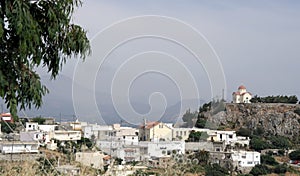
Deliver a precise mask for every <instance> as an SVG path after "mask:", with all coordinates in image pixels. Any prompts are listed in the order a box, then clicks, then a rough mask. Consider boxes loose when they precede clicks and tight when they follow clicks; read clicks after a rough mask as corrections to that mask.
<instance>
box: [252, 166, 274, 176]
mask: <svg viewBox="0 0 300 176" xmlns="http://www.w3.org/2000/svg"><path fill="white" fill-rule="evenodd" d="M269 173H271V170H270V169H269V168H268V167H267V166H266V165H256V166H254V167H253V168H252V169H251V171H250V174H252V175H253V176H259V175H266V174H269Z"/></svg>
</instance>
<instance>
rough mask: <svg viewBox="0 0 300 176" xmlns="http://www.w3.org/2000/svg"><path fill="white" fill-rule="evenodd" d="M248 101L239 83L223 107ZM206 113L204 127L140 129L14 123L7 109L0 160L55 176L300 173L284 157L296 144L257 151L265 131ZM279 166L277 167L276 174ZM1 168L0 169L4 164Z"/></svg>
mask: <svg viewBox="0 0 300 176" xmlns="http://www.w3.org/2000/svg"><path fill="white" fill-rule="evenodd" d="M251 98H252V94H251V93H249V92H247V90H246V88H245V86H240V87H239V88H238V91H237V92H234V93H233V99H232V103H227V105H226V106H232V105H234V104H251V101H250V100H251ZM226 106H224V107H226ZM295 106H296V108H297V107H299V106H297V105H295ZM203 108H205V107H204V106H202V111H203V112H201V113H200V112H199V114H198V117H197V119H196V120H197V122H199V121H201V120H202V118H204V116H202V115H203V114H206V116H208V115H207V113H208V111H207V110H203ZM200 109H201V108H200ZM240 111H243V110H240ZM220 113H221V114H222V113H224V110H222V111H220V112H216V113H215V114H216V116H217V117H219V116H220ZM227 113H228V110H227ZM211 117H212V116H209V117H207V118H206V123H205V124H204V125H203V126H199V125H197V124H196V123H197V122H196V121H195V119H194V120H193V118H192V119H191V121H193V125H192V126H191V127H188V126H186V124H187V122H184V123H176V124H171V123H164V122H160V121H155V122H151V121H147V119H144V121H143V122H141V125H140V126H138V127H128V126H123V125H122V124H112V125H99V124H90V123H88V122H81V121H78V120H75V121H71V122H61V123H59V122H56V121H55V120H54V119H53V118H41V117H38V118H19V119H18V121H14V118H13V117H12V116H11V115H10V114H9V113H4V114H2V115H1V119H2V128H4V127H5V129H2V130H1V131H3V132H2V134H1V139H2V140H1V142H0V151H1V155H0V158H1V160H2V161H10V162H20V161H29V162H30V161H31V162H32V161H39V164H41V163H43V166H39V167H38V168H39V169H40V170H42V172H44V173H47V174H53V175H61V174H66V175H88V174H87V173H88V172H87V170H89V169H92V170H89V172H90V173H92V175H95V173H97V174H98V175H138V174H146V175H174V174H175V175H186V174H194V175H205V174H207V175H210V174H208V172H211V173H212V175H213V173H214V174H215V175H220V174H221V175H243V174H248V173H250V174H252V175H260V171H261V170H260V169H261V168H262V167H266V166H265V165H268V166H271V167H269V169H270V168H273V170H274V172H275V173H285V172H294V173H296V174H297V173H298V174H299V173H300V172H299V171H298V170H297V169H298V168H297V167H298V166H297V163H298V162H297V160H292V159H289V158H288V156H290V155H289V154H290V153H292V152H293V151H294V150H295V149H297V147H296V146H295V145H294V146H293V147H294V148H291V147H292V145H289V147H286V146H288V145H286V146H285V145H284V146H283V147H281V148H274V147H272V148H271V147H270V148H268V146H267V147H265V148H259V147H258V148H255V145H254V142H253V141H254V139H257V138H256V137H257V136H258V135H262V133H264V132H263V130H265V131H267V130H268V129H261V130H262V131H261V132H257V131H258V130H259V128H258V126H256V127H257V128H253V131H255V130H256V131H255V132H257V134H256V136H255V135H250V134H246V132H248V133H249V130H248V131H247V128H246V127H245V126H244V125H243V124H241V126H237V125H235V126H234V127H228V126H226V125H225V122H223V123H222V124H221V123H217V122H214V123H215V124H218V126H217V127H214V128H212V127H211V125H209V123H210V122H209V118H211ZM214 117H215V116H214ZM238 118H243V117H238ZM296 118H298V119H300V117H299V115H298V116H297V114H296V115H295V119H296ZM223 121H224V120H223ZM225 121H226V120H225ZM221 122H222V120H221ZM16 124H18V125H16ZM224 125H225V126H224ZM195 126H196V127H195ZM7 127H8V128H7ZM253 131H252V132H253ZM262 138H263V137H261V139H262ZM284 139H286V138H284ZM271 143H272V141H271ZM259 146H262V145H260V144H259ZM273 146H276V145H275V144H274V145H273ZM294 152H295V151H294ZM279 156H282V157H279ZM278 157H279V158H280V159H278ZM266 158H267V159H266ZM274 158H277V161H275V159H274ZM284 159H285V160H284ZM299 160H300V159H299ZM41 161H42V162H41ZM270 161H272V162H274V163H277V165H272V162H270ZM274 163H273V164H274ZM45 165H46V166H47V167H46V166H45ZM277 167H278V168H283V169H281V170H280V169H279V171H278V168H277ZM83 168H85V169H83ZM276 168H277V170H276ZM1 169H2V172H4V171H3V167H1ZM93 169H94V170H93ZM224 169H225V170H224ZM12 170H13V169H12ZM253 170H254V171H253ZM262 170H266V169H262ZM277 171H278V172H277ZM97 174H96V175H97Z"/></svg>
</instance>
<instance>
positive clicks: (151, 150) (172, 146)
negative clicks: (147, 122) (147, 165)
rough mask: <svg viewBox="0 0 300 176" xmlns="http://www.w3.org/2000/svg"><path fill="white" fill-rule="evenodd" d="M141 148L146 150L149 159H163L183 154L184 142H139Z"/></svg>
mask: <svg viewBox="0 0 300 176" xmlns="http://www.w3.org/2000/svg"><path fill="white" fill-rule="evenodd" d="M139 145H140V146H141V147H144V148H147V153H146V155H147V156H148V157H149V158H151V157H164V156H171V155H172V154H184V153H185V142H184V141H160V142H147V141H141V142H140V143H139Z"/></svg>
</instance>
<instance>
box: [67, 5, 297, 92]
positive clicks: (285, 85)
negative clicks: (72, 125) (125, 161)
mask: <svg viewBox="0 0 300 176" xmlns="http://www.w3.org/2000/svg"><path fill="white" fill-rule="evenodd" d="M299 9H300V2H299V1H276V0H263V1H262V0H257V1H239V0H236V1H232V0H231V1H220V0H218V1H214V0H207V1H203V0H194V1H192V0H190V1H182V0H172V1H158V0H153V1H138V0H132V1H121V0H119V1H116V0H109V1H101V0H86V1H84V3H83V6H82V7H81V8H79V9H78V10H77V12H76V14H75V16H74V21H75V22H76V23H78V24H80V25H82V26H83V27H84V28H85V29H86V30H87V31H88V36H89V37H90V38H93V37H95V36H96V34H97V33H98V32H99V31H101V30H103V29H104V28H105V27H107V26H109V25H111V24H113V23H116V22H117V21H120V20H124V19H126V18H130V17H134V16H141V15H162V16H167V17H172V18H176V19H179V20H181V21H184V22H185V23H188V24H190V25H191V26H193V27H194V28H196V29H197V30H198V31H199V32H201V33H202V34H203V35H204V36H205V37H206V38H207V40H208V41H209V42H210V44H211V45H212V47H213V48H214V49H215V51H216V53H217V54H218V56H219V58H220V61H221V63H222V66H223V69H224V73H225V77H226V83H227V94H228V97H229V96H230V95H231V93H232V92H233V91H235V90H236V88H237V87H238V86H239V85H240V84H244V85H245V86H246V87H247V88H248V90H249V91H250V92H252V93H253V94H258V95H262V96H264V95H272V94H297V95H298V96H299V95H300V90H299V87H300V81H298V79H297V78H298V76H297V75H298V73H299V71H298V69H297V68H298V67H299V66H300V58H299V54H300V48H299V47H300V22H299V17H300V11H299ZM120 32H121V31H120ZM142 42H143V41H141V42H140V45H141V43H142ZM154 43H155V42H154ZM147 44H149V42H148V41H147V40H146V39H145V42H144V45H145V47H144V51H147ZM152 47H153V46H152ZM152 49H153V48H151V47H149V50H152ZM116 52H117V51H116ZM128 52H130V50H128ZM122 53H125V54H126V49H124V51H122ZM174 53H176V51H174ZM112 57H113V56H112ZM116 57H117V56H116ZM116 57H115V60H117V59H116ZM181 59H182V58H181ZM184 59H185V58H184ZM111 60H114V59H111ZM116 63H117V62H113V61H112V63H109V61H108V64H106V65H105V68H107V69H108V70H109V68H113V67H114V66H116V65H114V64H116ZM118 64H120V63H118ZM118 66H119V65H118ZM116 67H117V66H116ZM197 67H199V66H197ZM188 68H189V69H191V70H193V69H195V70H197V69H199V70H201V69H202V68H201V67H200V68H193V65H191V66H188ZM73 69H74V64H72V63H71V62H69V63H68V64H67V65H66V66H65V68H64V72H63V73H64V74H65V73H66V74H69V71H70V70H73ZM99 75H100V74H99ZM205 76H206V75H204V77H205ZM199 78H200V77H199ZM204 79H205V78H204ZM198 81H199V80H198Z"/></svg>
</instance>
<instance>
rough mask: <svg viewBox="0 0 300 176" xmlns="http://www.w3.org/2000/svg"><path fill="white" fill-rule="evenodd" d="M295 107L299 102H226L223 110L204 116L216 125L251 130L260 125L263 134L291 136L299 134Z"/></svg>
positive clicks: (299, 118) (299, 128)
mask: <svg viewBox="0 0 300 176" xmlns="http://www.w3.org/2000/svg"><path fill="white" fill-rule="evenodd" d="M297 109H298V110H299V109H300V105H299V104H280V103H274V104H273V103H251V104H234V103H227V104H226V105H225V111H221V112H219V113H217V114H215V115H208V114H206V117H208V121H210V122H212V123H213V124H215V125H217V126H225V127H228V128H231V129H238V128H240V127H244V128H248V129H251V130H255V129H256V128H257V127H262V128H263V129H264V133H265V134H272V135H280V136H287V137H289V138H292V137H295V136H296V135H297V136H299V134H300V115H299V114H297V113H296V112H295V110H297Z"/></svg>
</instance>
